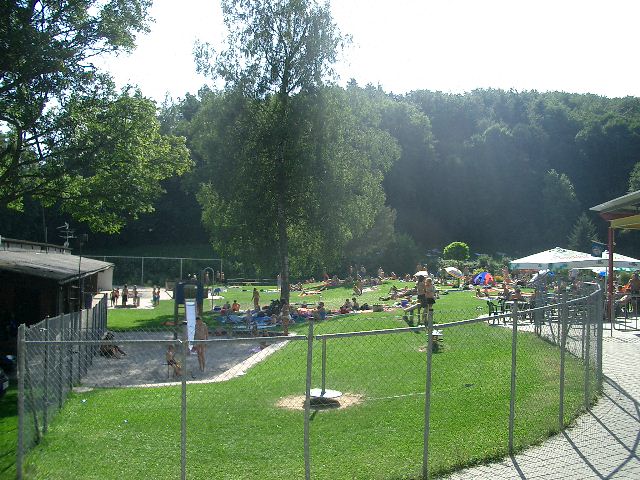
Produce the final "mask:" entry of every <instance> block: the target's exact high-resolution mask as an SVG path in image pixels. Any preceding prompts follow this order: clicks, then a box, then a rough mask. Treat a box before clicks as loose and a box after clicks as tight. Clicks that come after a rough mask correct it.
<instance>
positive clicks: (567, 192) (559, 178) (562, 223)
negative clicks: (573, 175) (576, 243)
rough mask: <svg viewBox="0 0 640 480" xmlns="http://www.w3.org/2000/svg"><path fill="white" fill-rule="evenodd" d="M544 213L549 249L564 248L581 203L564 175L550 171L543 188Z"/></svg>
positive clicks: (545, 236) (544, 233)
mask: <svg viewBox="0 0 640 480" xmlns="http://www.w3.org/2000/svg"><path fill="white" fill-rule="evenodd" d="M541 208H542V212H543V216H544V219H545V228H544V230H543V237H544V238H545V240H546V242H547V245H548V247H549V248H550V247H554V246H562V243H564V242H565V241H566V239H567V237H568V236H569V232H570V231H571V227H572V225H573V224H574V222H575V220H576V217H577V216H578V212H579V208H580V203H579V202H578V199H577V197H576V193H575V191H574V189H573V185H572V184H571V180H570V179H569V177H568V176H567V175H565V174H564V173H558V172H556V171H555V170H549V172H547V175H546V176H545V177H544V182H543V186H542V206H541Z"/></svg>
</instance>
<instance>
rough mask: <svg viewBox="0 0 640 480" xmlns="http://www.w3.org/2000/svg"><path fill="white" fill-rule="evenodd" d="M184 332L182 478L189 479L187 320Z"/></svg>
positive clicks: (181, 407)
mask: <svg viewBox="0 0 640 480" xmlns="http://www.w3.org/2000/svg"><path fill="white" fill-rule="evenodd" d="M183 325H184V329H183V331H182V399H181V402H180V478H181V479H182V480H186V478H187V357H188V355H189V330H188V328H189V327H188V326H187V322H186V320H185V321H184V322H183Z"/></svg>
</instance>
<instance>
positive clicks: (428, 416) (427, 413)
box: [422, 315, 433, 480]
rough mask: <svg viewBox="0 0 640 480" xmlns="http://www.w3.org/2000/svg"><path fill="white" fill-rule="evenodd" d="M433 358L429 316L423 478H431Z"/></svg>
mask: <svg viewBox="0 0 640 480" xmlns="http://www.w3.org/2000/svg"><path fill="white" fill-rule="evenodd" d="M432 356H433V315H428V316H427V372H426V377H427V378H426V379H425V392H424V442H423V451H422V478H424V479H425V480H428V478H429V432H430V428H431V425H430V419H431V366H432Z"/></svg>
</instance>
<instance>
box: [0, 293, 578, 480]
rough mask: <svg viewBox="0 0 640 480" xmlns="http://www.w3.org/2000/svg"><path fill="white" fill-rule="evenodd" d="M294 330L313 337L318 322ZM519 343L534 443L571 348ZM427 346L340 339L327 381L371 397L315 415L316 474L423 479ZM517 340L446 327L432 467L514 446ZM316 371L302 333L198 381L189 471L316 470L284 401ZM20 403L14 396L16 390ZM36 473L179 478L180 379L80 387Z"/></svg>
mask: <svg viewBox="0 0 640 480" xmlns="http://www.w3.org/2000/svg"><path fill="white" fill-rule="evenodd" d="M349 291H350V290H347V289H341V288H336V289H331V290H328V291H325V292H323V295H322V300H323V301H325V302H326V303H327V305H328V306H329V308H335V307H337V306H338V305H339V304H341V303H342V302H343V301H344V299H345V298H346V297H347V294H348V292H349ZM387 291H388V286H384V287H382V288H381V289H380V290H379V291H377V292H370V293H369V294H365V295H364V296H363V297H364V300H363V301H362V300H361V303H364V301H366V302H368V303H377V297H379V296H380V295H381V293H380V292H383V294H386V292H387ZM276 295H277V294H275V293H274V294H273V298H276ZM295 295H296V294H295V293H294V294H293V295H292V302H295V301H296V299H295ZM366 295H369V296H368V297H367V296H366ZM349 296H350V295H349ZM225 297H226V298H228V299H229V300H230V301H233V300H234V299H236V300H238V301H239V302H240V303H241V305H242V306H243V307H244V306H248V305H249V304H250V298H251V289H250V288H239V289H230V290H229V291H228V292H226V293H225ZM261 297H262V299H263V300H266V301H261V303H263V304H265V303H268V301H269V300H270V298H271V294H268V293H266V292H264V294H263V295H261ZM315 300H316V301H318V299H315ZM303 301H304V300H303ZM207 302H208V301H207ZM478 305H484V304H483V303H482V302H479V301H478V300H476V299H475V298H473V292H451V293H450V294H449V295H443V296H442V297H441V298H440V299H439V300H438V303H437V304H436V308H437V309H438V310H440V309H442V310H443V311H444V310H451V311H457V312H459V314H458V316H459V317H460V316H461V315H462V313H464V312H466V313H467V315H466V318H470V317H471V316H476V315H477V314H478V311H477V306H478ZM397 312H398V311H396V312H384V313H376V314H359V315H358V314H356V315H349V316H341V317H337V318H335V319H332V320H329V321H325V322H320V323H318V324H317V325H315V332H314V333H315V334H327V333H336V332H345V331H359V330H371V329H384V328H395V327H402V326H406V323H404V321H403V320H402V318H401V316H400V315H399V314H398V313H397ZM479 313H484V310H483V311H482V312H479ZM462 316H465V315H462ZM205 318H206V320H207V322H208V323H209V324H210V325H214V324H216V322H217V320H216V319H215V318H214V317H213V315H212V314H211V313H208V314H207V315H206V316H205ZM172 319H173V305H172V303H171V302H169V301H166V302H162V303H161V305H160V306H159V307H157V308H156V309H154V310H110V311H109V318H108V326H109V328H113V329H152V328H155V327H159V326H162V324H163V323H164V322H165V321H168V320H172ZM458 319H462V318H461V317H460V318H458ZM294 329H295V330H298V331H300V332H301V333H306V332H307V331H308V330H307V329H308V326H307V325H306V324H301V325H297V326H296V327H294ZM518 342H519V350H518V397H517V403H516V411H517V417H516V432H515V444H516V447H517V448H523V447H525V446H526V445H530V444H535V443H538V442H540V441H542V440H543V439H544V438H546V437H547V436H548V435H549V434H550V433H553V432H555V431H556V430H557V423H558V422H557V415H558V407H557V399H558V395H557V391H558V380H557V372H558V371H559V354H558V352H557V350H556V349H555V348H554V347H552V346H550V345H549V344H547V343H546V342H544V341H542V340H540V339H538V338H537V337H535V336H533V335H531V334H527V333H522V334H521V335H519V337H518ZM425 343H426V339H425V336H424V334H416V333H412V332H409V333H403V334H394V335H384V336H367V337H360V338H353V337H352V338H341V339H334V340H329V341H327V377H326V378H327V387H328V388H332V389H337V390H340V391H342V392H345V394H349V395H353V396H357V397H358V398H359V399H360V403H359V404H357V405H354V406H351V407H349V408H345V409H340V410H325V411H317V412H315V413H313V415H312V419H311V438H310V440H311V458H312V460H311V462H312V476H313V478H320V479H325V478H326V479H335V478H349V479H352V478H353V479H356V478H361V479H370V478H385V479H386V478H419V474H420V469H421V462H422V441H423V433H422V432H423V430H422V429H423V422H424V390H425V380H424V379H425V376H424V375H425V368H426V361H425V360H426V354H425V353H424V348H422V347H424V345H425ZM510 345H511V331H510V330H509V329H503V328H498V327H490V326H488V325H487V324H485V323H481V324H474V325H470V326H465V327H456V328H448V329H446V331H445V340H444V347H443V349H442V350H441V352H439V353H436V354H434V356H433V386H432V400H431V436H430V465H429V467H430V472H431V473H432V474H434V475H437V474H442V473H446V472H450V471H452V470H455V469H457V468H460V467H462V466H465V465H472V464H476V463H481V462H486V461H489V460H492V459H496V458H499V457H502V456H504V455H506V454H507V453H508V452H507V443H508V418H509V392H510V365H511V349H510ZM208 348H215V346H210V347H208ZM314 352H315V353H314V364H313V382H312V385H313V386H314V387H318V386H320V383H321V376H320V375H321V373H320V372H321V365H320V342H318V341H316V342H314ZM581 367H582V366H581V364H580V362H578V361H576V360H575V359H574V358H573V357H570V356H568V357H567V364H566V375H567V403H566V404H565V412H566V421H567V422H569V421H570V419H571V415H572V414H575V413H576V412H578V411H579V410H580V406H581V401H582V393H581V392H582V390H581V388H580V387H581V384H580V379H581V378H582V375H583V369H582V368H581ZM305 370H306V342H300V341H298V342H291V343H290V344H289V345H287V346H286V347H285V348H283V349H281V350H279V351H278V352H276V353H274V354H273V355H272V356H270V357H268V358H267V359H266V360H264V361H263V362H261V363H260V364H258V365H256V366H255V367H253V368H252V369H250V370H249V371H248V372H247V374H246V375H243V376H240V377H237V378H235V379H233V380H230V381H227V382H223V383H215V384H189V386H188V392H187V401H188V417H187V422H188V437H187V438H188V440H187V442H188V447H187V448H188V451H187V458H188V467H187V468H188V477H189V478H203V479H204V478H232V479H233V478H237V479H246V478H260V479H280V478H286V477H289V478H301V477H303V476H304V457H303V412H302V411H301V410H294V409H286V408H280V407H279V406H277V404H278V402H279V401H282V399H283V398H284V399H285V402H288V403H289V405H295V404H296V403H295V401H294V400H295V398H294V397H295V396H300V395H301V394H303V393H304V388H305ZM7 401H9V402H15V397H14V398H13V399H11V398H9V399H8V400H7ZM13 404H14V405H15V403H13ZM16 423H17V420H16V419H15V410H14V412H13V415H11V414H9V415H8V416H6V417H3V423H2V424H0V425H2V426H4V425H13V429H15V424H16ZM13 431H15V430H13ZM3 432H4V433H3ZM0 435H4V438H7V436H8V437H11V432H10V431H9V433H8V434H7V433H6V432H5V431H4V430H0ZM0 438H1V437H0ZM13 438H14V439H15V437H13ZM1 441H2V440H0V442H1ZM14 442H15V440H14ZM0 445H2V443H0ZM14 445H15V443H14ZM12 455H15V453H12ZM0 465H2V464H0ZM11 468H15V467H13V466H12V465H11V464H10V463H9V464H7V466H6V467H5V470H6V471H11V470H7V469H11ZM1 472H2V471H1V470H0V473H1ZM26 472H27V478H47V479H57V478H60V479H62V478H65V479H66V478H69V476H70V475H72V476H74V477H75V478H87V479H91V478H96V479H97V478H100V479H104V478H120V477H121V476H122V475H126V477H127V478H133V479H135V478H161V477H164V478H176V477H178V476H179V474H180V388H179V387H162V388H152V389H99V390H94V391H91V392H87V393H83V394H71V395H70V397H69V400H68V401H67V403H66V404H65V406H64V408H63V410H62V412H61V413H60V414H59V415H58V416H57V417H56V418H55V420H54V421H53V422H52V423H51V424H50V429H49V432H48V434H47V435H46V436H45V437H44V440H43V442H42V443H41V444H40V445H39V446H37V447H36V448H34V449H33V450H32V451H31V452H29V454H28V456H27V460H26Z"/></svg>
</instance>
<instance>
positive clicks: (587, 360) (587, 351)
mask: <svg viewBox="0 0 640 480" xmlns="http://www.w3.org/2000/svg"><path fill="white" fill-rule="evenodd" d="M591 302H592V300H591V298H588V299H587V300H586V310H587V314H586V318H585V325H584V327H583V331H584V332H585V335H584V338H585V345H584V408H585V410H589V406H590V404H591V396H590V390H591V389H590V385H591V381H590V377H591V372H590V370H591V315H592V313H593V310H594V308H593V305H592V303H591Z"/></svg>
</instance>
